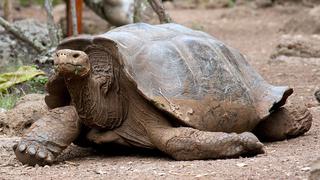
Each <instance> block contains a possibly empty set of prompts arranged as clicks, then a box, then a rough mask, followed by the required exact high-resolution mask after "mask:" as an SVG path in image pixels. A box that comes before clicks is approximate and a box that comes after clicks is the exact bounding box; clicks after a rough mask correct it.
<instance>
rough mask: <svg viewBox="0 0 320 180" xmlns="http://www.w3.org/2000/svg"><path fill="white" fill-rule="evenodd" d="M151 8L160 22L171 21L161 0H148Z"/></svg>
mask: <svg viewBox="0 0 320 180" xmlns="http://www.w3.org/2000/svg"><path fill="white" fill-rule="evenodd" d="M148 1H149V3H150V5H151V7H152V9H153V10H154V11H155V12H156V13H157V15H158V16H159V20H160V23H161V24H163V23H171V22H172V19H171V18H170V16H169V14H168V13H167V12H166V11H165V9H164V7H163V4H162V0H148Z"/></svg>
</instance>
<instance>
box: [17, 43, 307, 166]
mask: <svg viewBox="0 0 320 180" xmlns="http://www.w3.org/2000/svg"><path fill="white" fill-rule="evenodd" d="M110 61H111V60H110ZM54 63H55V66H56V75H57V76H61V77H63V78H64V82H65V83H66V85H67V88H68V92H69V93H70V97H71V99H72V100H71V102H72V104H74V105H75V107H74V106H64V107H57V108H55V109H53V110H51V111H50V112H49V113H48V114H47V115H46V116H44V117H43V118H42V119H39V120H38V121H37V122H36V123H35V124H33V125H32V127H31V129H30V131H29V132H28V133H26V134H25V135H24V136H23V138H22V140H21V141H20V142H19V143H18V144H17V145H15V146H14V151H15V153H16V156H17V158H18V159H19V160H20V161H21V162H22V163H24V164H29V165H35V164H39V165H45V164H51V163H52V162H53V161H54V158H55V157H56V156H57V155H59V154H60V153H61V152H62V150H63V149H65V148H66V147H67V146H68V145H69V144H70V143H71V142H73V141H75V140H76V139H77V138H79V137H80V136H81V137H82V135H84V134H85V133H87V132H88V134H85V135H84V137H82V138H85V139H86V138H87V139H86V140H88V141H89V142H90V143H96V144H104V143H109V142H116V143H119V144H123V145H133V146H138V147H146V148H158V149H159V150H161V151H163V152H165V153H167V154H168V155H170V156H172V157H173V158H174V159H177V160H195V159H216V158H228V157H237V156H241V155H255V154H259V153H263V152H264V150H263V144H262V143H261V142H260V141H259V140H258V138H257V137H256V136H255V135H254V134H252V133H250V132H244V133H240V134H236V133H224V132H206V131H200V130H198V129H194V128H190V127H173V126H172V124H171V122H172V120H171V119H168V118H169V117H168V116H164V113H163V112H160V111H159V110H158V109H157V108H156V107H154V106H151V105H150V104H149V102H148V100H147V99H145V98H144V97H142V96H141V95H140V94H139V93H138V92H137V91H136V87H135V84H134V83H129V81H128V79H126V76H125V75H119V73H121V72H120V70H119V67H116V66H119V65H115V64H112V62H110V65H111V66H113V70H112V72H113V73H114V74H112V75H113V76H114V77H113V78H110V79H117V80H119V81H116V82H115V83H114V84H112V83H111V82H110V84H109V83H105V84H106V85H107V86H105V88H107V89H105V90H104V91H101V89H99V88H100V84H99V83H101V82H100V81H97V79H96V78H94V77H95V76H92V71H91V65H90V63H89V59H88V56H87V54H86V53H84V52H82V51H74V50H69V49H63V50H59V51H58V52H57V55H56V58H55V61H54ZM115 72H118V73H115ZM96 77H98V76H96ZM127 81H128V82H127ZM102 83H103V82H102ZM116 85H117V86H116ZM89 92H90V93H89ZM102 92H103V93H104V94H103V95H102ZM119 94H121V95H123V96H125V97H126V98H127V99H130V101H126V102H127V103H126V104H124V103H123V100H122V99H120V98H118V97H120V96H119ZM55 95H56V96H58V95H59V93H57V94H55ZM57 104H59V103H57ZM62 104H63V103H62ZM53 105H56V104H53ZM124 105H128V112H127V111H126V110H125V111H123V110H124ZM305 110H306V109H302V110H298V109H295V108H288V107H287V108H281V109H279V110H276V111H275V112H273V113H272V114H271V115H270V117H268V118H269V119H270V120H268V118H267V120H266V121H265V122H266V123H265V124H264V125H263V124H262V125H261V126H259V127H261V128H262V129H261V132H263V133H265V134H266V135H270V136H273V137H275V138H283V134H285V138H290V137H295V136H297V135H300V134H303V133H304V132H306V131H307V130H308V129H309V128H310V125H311V120H312V118H311V116H310V113H309V112H308V111H305ZM122 111H123V112H122ZM78 116H79V117H78ZM85 122H86V123H85ZM282 122H283V123H284V125H283V126H281V127H282V128H280V129H277V128H276V127H280V126H279V123H282ZM288 122H292V123H288ZM78 123H82V124H81V125H82V126H86V128H87V130H88V131H86V132H83V131H81V132H82V135H79V134H80V130H79V129H80V128H79V126H78ZM268 127H270V128H271V129H275V131H272V132H271V131H266V130H265V129H267V128H268ZM95 128H97V129H95ZM90 130H91V131H90ZM272 133H273V134H272ZM81 137H80V139H81ZM90 143H89V144H90Z"/></svg>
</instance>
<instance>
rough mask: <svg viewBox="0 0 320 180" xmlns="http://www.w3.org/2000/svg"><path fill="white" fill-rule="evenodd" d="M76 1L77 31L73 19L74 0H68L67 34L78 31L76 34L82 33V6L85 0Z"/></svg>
mask: <svg viewBox="0 0 320 180" xmlns="http://www.w3.org/2000/svg"><path fill="white" fill-rule="evenodd" d="M74 1H75V4H76V6H75V10H76V19H77V21H76V26H77V31H73V23H72V22H73V21H72V6H71V3H72V0H67V8H66V11H67V12H66V13H67V36H72V35H74V34H75V33H74V32H77V33H76V34H81V33H82V6H83V0H74Z"/></svg>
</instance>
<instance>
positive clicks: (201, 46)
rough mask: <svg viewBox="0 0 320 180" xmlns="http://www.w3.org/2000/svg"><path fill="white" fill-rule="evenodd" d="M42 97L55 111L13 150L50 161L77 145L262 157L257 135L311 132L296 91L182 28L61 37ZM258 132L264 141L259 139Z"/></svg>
mask: <svg viewBox="0 0 320 180" xmlns="http://www.w3.org/2000/svg"><path fill="white" fill-rule="evenodd" d="M54 58H55V60H54V66H55V74H54V75H53V76H52V77H50V79H49V81H48V83H47V86H46V87H47V92H48V95H47V96H46V97H45V102H46V104H47V106H48V107H49V108H50V109H51V110H50V111H48V112H47V113H46V114H45V115H44V116H43V117H42V118H40V119H39V120H38V121H36V122H35V123H34V124H33V125H32V126H31V128H30V129H29V131H28V132H26V133H25V135H24V136H23V137H22V139H21V140H20V142H18V143H17V144H16V145H14V147H13V149H14V151H15V154H16V156H17V158H18V159H19V160H20V161H21V162H22V163H24V164H29V165H35V164H39V165H45V164H51V163H52V162H54V160H55V158H56V157H57V156H58V155H59V154H61V152H62V150H64V149H65V148H66V147H67V146H69V145H70V144H71V143H74V144H77V145H79V146H95V145H104V146H108V145H112V144H120V145H123V146H128V148H129V149H130V148H133V147H138V148H147V149H158V150H160V151H162V152H164V153H166V154H168V155H169V156H171V157H172V158H174V159H176V160H195V159H216V158H229V157H239V156H246V155H255V154H258V153H263V152H264V148H263V144H262V143H261V142H260V141H259V139H260V140H269V141H274V140H283V139H286V138H291V137H296V136H298V135H301V134H303V133H305V132H306V131H308V130H309V129H310V126H311V121H312V116H311V114H310V112H309V111H308V110H307V108H305V107H300V106H298V105H297V106H296V105H285V103H286V100H287V98H288V97H289V96H290V95H291V94H292V93H293V90H292V89H291V88H289V87H286V86H272V85H270V84H268V83H267V82H266V81H265V80H264V79H263V78H262V77H261V76H260V75H259V74H258V73H257V72H256V71H255V70H254V69H253V68H252V67H251V66H250V65H249V64H248V62H247V61H246V59H245V57H244V56H243V55H242V54H241V53H239V52H238V51H237V50H235V49H233V48H231V47H229V46H227V45H225V44H224V43H222V42H221V41H219V40H217V39H215V38H214V37H212V36H210V35H208V34H206V33H204V32H200V31H194V30H191V29H189V28H186V27H184V26H181V25H177V24H163V25H148V24H144V23H139V24H130V25H126V26H122V27H120V28H116V29H113V30H111V31H109V32H107V33H105V34H102V35H98V36H80V37H74V38H70V39H67V40H64V41H63V42H62V43H61V44H60V45H59V46H58V48H57V52H56V54H55V57H54ZM258 138H259V139H258Z"/></svg>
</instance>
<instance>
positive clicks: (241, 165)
mask: <svg viewBox="0 0 320 180" xmlns="http://www.w3.org/2000/svg"><path fill="white" fill-rule="evenodd" d="M236 165H237V166H238V167H247V166H248V164H246V163H237V164H236Z"/></svg>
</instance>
